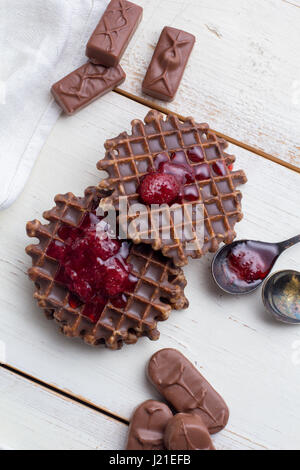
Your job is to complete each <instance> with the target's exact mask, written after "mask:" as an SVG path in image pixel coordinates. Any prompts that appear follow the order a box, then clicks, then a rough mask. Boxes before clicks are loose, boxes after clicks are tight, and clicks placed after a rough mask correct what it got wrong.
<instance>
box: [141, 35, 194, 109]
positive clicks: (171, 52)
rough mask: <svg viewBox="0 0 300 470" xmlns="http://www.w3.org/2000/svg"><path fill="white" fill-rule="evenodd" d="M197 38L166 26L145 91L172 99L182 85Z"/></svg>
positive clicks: (144, 84)
mask: <svg viewBox="0 0 300 470" xmlns="http://www.w3.org/2000/svg"><path fill="white" fill-rule="evenodd" d="M195 41H196V38H195V36H193V35H192V34H189V33H186V32H185V31H181V30H180V29H175V28H170V27H169V26H166V27H165V28H164V29H163V31H162V33H161V35H160V38H159V41H158V43H157V46H156V49H155V51H154V54H153V57H152V60H151V63H150V65H149V68H148V71H147V73H146V76H145V78H144V81H143V87H142V89H143V93H146V94H147V95H150V96H153V98H158V99H159V100H164V101H172V100H173V99H174V98H175V95H176V93H177V90H178V87H179V85H180V82H181V79H182V76H183V73H184V70H185V67H186V65H187V62H188V59H189V57H190V54H191V52H192V49H193V47H194V44H195Z"/></svg>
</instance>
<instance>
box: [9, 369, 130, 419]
mask: <svg viewBox="0 0 300 470" xmlns="http://www.w3.org/2000/svg"><path fill="white" fill-rule="evenodd" d="M0 369H4V370H6V371H8V372H10V373H11V374H14V375H17V376H18V377H21V378H23V379H25V380H26V381H28V382H31V383H33V384H35V385H37V386H39V387H42V388H44V389H45V390H48V391H50V392H52V393H55V394H57V395H60V396H61V397H64V398H66V399H67V400H71V401H73V402H75V403H78V404H79V405H82V406H85V407H87V408H89V409H90V410H93V411H96V412H97V413H101V414H103V415H105V416H107V417H108V418H110V419H114V420H115V421H119V422H120V423H122V424H125V425H126V426H128V425H129V421H128V420H127V419H125V418H123V417H122V416H119V415H116V414H114V413H110V412H109V411H108V410H106V409H104V408H101V407H99V406H96V405H94V404H93V403H91V402H89V401H87V400H85V399H83V398H80V397H78V396H76V395H73V394H72V393H71V392H67V391H65V390H61V389H60V388H58V387H56V386H54V385H50V384H48V383H47V382H43V381H42V380H39V379H37V378H36V377H33V376H31V375H29V374H26V373H25V372H22V371H20V370H18V369H16V368H15V367H12V366H10V365H8V364H1V363H0Z"/></svg>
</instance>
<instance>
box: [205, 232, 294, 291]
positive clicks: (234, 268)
mask: <svg viewBox="0 0 300 470" xmlns="http://www.w3.org/2000/svg"><path fill="white" fill-rule="evenodd" d="M299 242H300V235H297V236H296V237H293V238H291V239H289V240H286V241H284V242H280V243H266V242H260V241H254V240H238V241H235V242H233V243H231V244H230V245H225V246H223V247H222V248H221V249H220V250H219V251H218V252H217V253H216V254H215V256H214V259H213V261H212V267H211V270H212V276H213V279H214V280H215V282H216V284H217V285H218V286H219V287H220V288H221V289H222V290H223V291H224V292H226V293H228V294H233V295H243V294H249V293H250V292H253V291H255V290H256V289H258V287H260V286H261V285H262V283H263V282H264V280H265V279H266V278H267V277H268V275H269V274H270V272H271V271H272V269H273V267H274V264H275V263H276V261H277V259H278V258H279V256H280V255H281V254H282V253H283V252H284V251H285V250H286V249H287V248H290V247H291V246H293V245H295V244H296V243H299Z"/></svg>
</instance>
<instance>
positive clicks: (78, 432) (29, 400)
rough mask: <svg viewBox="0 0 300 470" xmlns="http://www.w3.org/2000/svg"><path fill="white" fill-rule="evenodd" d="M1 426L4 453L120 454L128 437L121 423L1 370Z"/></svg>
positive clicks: (1, 443) (0, 440)
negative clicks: (12, 450) (96, 451)
mask: <svg viewBox="0 0 300 470" xmlns="http://www.w3.org/2000/svg"><path fill="white" fill-rule="evenodd" d="M0 422H1V426H0V445H1V447H2V448H4V449H9V448H10V449H15V450H29V449H30V450H31V449H32V450H105V449H107V450H111V449H117V450H119V449H123V448H124V445H125V441H126V435H127V426H126V425H124V424H122V423H121V422H119V421H116V420H114V419H110V418H108V417H107V416H105V415H103V414H102V413H98V412H97V411H93V410H91V409H89V408H87V407H86V406H82V405H79V404H78V403H75V402H73V401H71V400H68V399H66V398H63V397H61V396H60V395H57V394H55V393H52V392H49V391H48V390H45V389H44V388H42V387H39V386H38V385H36V384H34V383H33V382H30V381H27V380H25V379H23V378H21V377H19V376H18V375H15V374H12V373H11V372H8V371H6V370H4V369H0ZM1 447H0V448H1Z"/></svg>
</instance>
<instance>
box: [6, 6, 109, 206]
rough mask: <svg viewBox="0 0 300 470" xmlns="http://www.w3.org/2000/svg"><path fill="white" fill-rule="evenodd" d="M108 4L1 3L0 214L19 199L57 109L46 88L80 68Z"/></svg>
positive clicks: (55, 116) (57, 112)
mask: <svg viewBox="0 0 300 470" xmlns="http://www.w3.org/2000/svg"><path fill="white" fill-rule="evenodd" d="M108 3H109V0H26V1H24V0H1V2H0V18H1V21H0V210H1V209H5V208H7V207H8V206H9V205H10V204H11V203H12V202H13V201H14V200H15V199H16V197H17V196H18V195H19V194H20V192H21V191H22V189H23V187H24V185H25V183H26V180H27V179H28V177H29V175H30V172H31V170H32V167H33V165H34V163H35V160H36V158H37V156H38V154H39V152H40V150H41V148H42V146H43V144H44V143H45V141H46V139H47V136H48V135H49V133H50V131H51V129H52V127H53V125H54V124H55V122H56V120H57V118H58V116H59V114H60V112H61V111H60V108H59V107H58V106H57V104H56V103H55V102H54V100H53V98H52V97H51V95H50V88H51V85H52V84H53V83H54V82H56V81H57V80H59V79H60V78H62V77H63V76H64V75H66V74H67V73H69V72H71V71H72V70H73V69H75V68H77V67H79V66H80V65H82V64H83V63H84V62H85V61H86V60H87V59H86V58H85V44H86V42H87V40H88V38H89V36H90V34H91V33H92V31H93V30H94V28H95V27H96V24H97V23H98V21H99V19H100V17H101V15H102V14H103V12H104V10H105V8H106V6H107V5H108Z"/></svg>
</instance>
